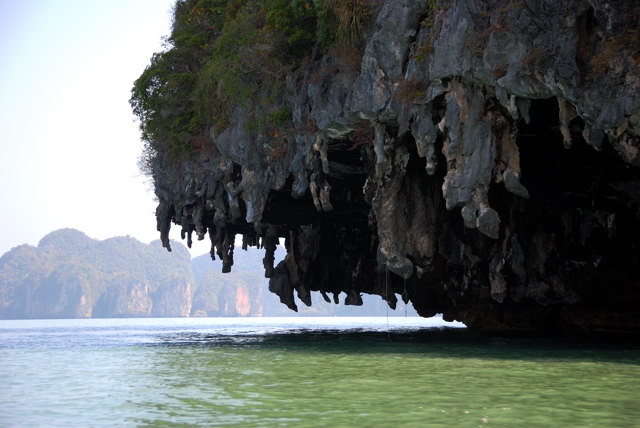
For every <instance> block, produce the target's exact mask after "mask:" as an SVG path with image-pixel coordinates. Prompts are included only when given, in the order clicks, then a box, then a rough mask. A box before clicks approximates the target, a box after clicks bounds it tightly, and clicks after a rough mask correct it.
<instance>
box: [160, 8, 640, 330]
mask: <svg viewBox="0 0 640 428" xmlns="http://www.w3.org/2000/svg"><path fill="white" fill-rule="evenodd" d="M316 3H317V2H316ZM374 3H377V4H375V5H371V9H370V10H371V11H372V12H371V13H372V16H373V17H372V23H371V24H370V25H369V26H368V27H367V28H366V29H365V30H363V31H364V33H363V39H362V45H361V46H359V47H358V48H359V49H360V51H357V49H356V51H357V52H356V53H354V51H353V50H348V49H331V48H321V47H319V46H317V45H316V46H313V47H311V48H310V51H309V54H308V56H306V57H305V58H304V60H302V61H300V62H299V63H298V64H297V66H296V67H294V68H293V69H292V70H291V71H289V72H287V73H286V76H285V77H284V78H283V80H282V82H283V84H282V86H281V88H280V91H279V92H278V93H277V94H276V95H275V96H274V95H273V94H272V93H269V94H266V93H262V92H260V90H261V89H259V90H258V93H257V96H256V99H260V98H261V97H262V98H266V97H267V95H268V96H269V97H271V98H270V99H272V100H274V101H273V105H274V107H273V109H272V111H271V112H270V113H273V110H275V109H276V107H277V106H281V105H285V106H287V107H288V108H290V112H291V115H290V118H289V120H288V121H287V122H286V127H284V132H282V131H281V132H274V131H273V130H272V129H269V128H268V127H267V128H266V129H264V128H260V127H255V126H250V125H251V124H252V122H253V121H255V120H256V119H255V111H256V110H255V109H253V108H252V104H251V102H250V103H245V104H244V105H236V106H235V107H234V110H233V111H231V112H229V117H230V119H229V122H228V123H227V124H226V125H225V126H224V127H220V126H213V124H209V125H210V126H208V127H207V128H205V131H204V132H201V133H194V134H193V135H192V136H191V137H189V138H190V139H189V141H190V144H191V147H192V150H191V151H189V152H188V153H186V154H184V153H183V154H182V155H179V156H176V155H175V154H172V153H169V151H163V150H161V149H160V150H158V151H157V152H156V153H154V156H153V158H152V162H151V166H150V168H151V173H152V176H153V178H154V181H155V189H156V195H157V196H158V199H159V205H158V209H157V220H158V230H159V231H160V234H161V239H162V241H163V243H164V245H165V246H166V247H169V238H168V233H169V229H170V227H171V223H175V224H177V225H179V226H180V227H181V228H182V232H183V237H187V239H188V241H189V242H190V240H191V239H192V235H193V234H195V235H196V237H197V238H198V239H204V238H205V235H207V234H208V235H209V238H210V239H211V242H212V247H213V248H212V255H215V254H217V255H218V256H219V257H220V258H221V259H222V260H223V264H224V267H223V270H225V271H228V270H229V269H230V268H231V266H232V264H233V237H234V235H236V234H242V235H243V239H244V243H245V245H248V246H258V247H263V248H265V258H264V267H265V273H266V276H267V277H270V278H271V279H270V290H271V291H272V292H274V293H276V294H278V295H279V296H280V299H281V301H282V302H283V303H284V304H286V305H287V306H289V307H290V308H291V309H293V310H296V308H297V306H296V302H295V299H294V291H295V293H296V295H297V298H298V299H299V300H300V301H302V302H303V303H304V304H306V305H310V304H311V298H310V293H309V292H310V291H312V290H316V291H319V292H320V293H321V294H322V296H323V297H324V298H325V299H326V300H329V299H330V297H329V295H333V296H334V299H335V300H336V302H337V296H338V294H339V293H340V292H345V293H347V296H348V297H347V298H346V301H345V303H346V304H353V305H358V304H361V293H369V294H378V295H380V296H382V297H383V298H384V299H386V300H387V302H388V304H389V305H390V306H392V307H393V306H394V305H395V304H396V301H397V297H396V296H398V295H400V296H401V297H402V299H404V300H410V301H411V302H412V303H413V305H414V307H415V308H416V309H417V310H418V312H419V313H420V314H421V315H422V316H432V315H434V314H436V313H438V312H442V313H443V314H444V316H445V319H456V320H460V321H463V322H465V323H467V324H468V325H469V326H472V327H477V328H509V329H511V328H535V329H543V328H560V329H585V330H588V329H638V328H640V315H639V314H640V312H638V310H637V308H638V305H639V304H640V292H639V291H638V289H639V288H638V285H639V283H640V279H639V275H638V266H639V265H640V263H639V262H640V248H639V245H640V244H639V243H640V170H639V169H638V166H640V151H639V149H640V142H639V141H638V135H639V133H640V67H639V65H640V52H639V48H640V30H638V29H639V28H640V25H639V24H640V23H639V22H638V21H639V19H640V3H637V2H636V1H635V0H618V1H604V0H564V1H556V0H554V1H550V0H517V1H516V0H511V1H507V0H452V1H439V2H434V1H431V0H430V1H428V0H387V1H384V2H374ZM354 57H355V58H354ZM267 110H268V107H267ZM280 129H283V128H282V127H281V128H280ZM278 238H284V239H285V245H286V250H287V256H286V258H285V260H284V261H282V262H281V263H279V264H278V265H277V266H273V251H274V249H275V246H276V245H277V242H278Z"/></svg>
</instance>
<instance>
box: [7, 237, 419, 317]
mask: <svg viewBox="0 0 640 428" xmlns="http://www.w3.org/2000/svg"><path fill="white" fill-rule="evenodd" d="M172 248H173V251H172V252H171V253H169V252H167V251H166V250H165V249H163V248H162V244H161V243H160V241H155V242H152V243H151V244H144V243H142V242H140V241H138V240H137V239H135V238H132V237H129V236H121V237H114V238H109V239H105V240H102V241H100V240H96V239H92V238H90V237H88V236H87V235H86V234H84V233H83V232H81V231H78V230H75V229H61V230H57V231H55V232H52V233H50V234H48V235H46V236H45V237H44V238H42V239H41V240H40V242H39V243H38V245H37V246H36V247H34V246H31V245H21V246H18V247H15V248H13V249H12V250H10V251H8V252H6V253H5V254H4V255H3V256H2V257H0V319H24V318H92V317H93V318H100V317H104V318H107V317H202V316H290V315H294V313H292V312H291V311H289V310H288V309H287V308H286V307H285V306H283V305H282V304H280V302H279V300H278V297H277V296H276V295H274V294H271V293H268V292H267V291H268V280H267V279H265V278H264V275H263V273H262V258H263V257H264V255H263V253H262V252H261V251H259V250H255V249H254V250H249V251H242V250H240V249H238V251H236V252H235V264H234V270H233V271H232V272H231V273H225V274H223V273H221V265H220V261H217V262H213V261H212V260H211V258H210V256H209V255H208V254H205V255H202V256H199V257H195V258H193V259H192V258H191V256H190V254H189V252H188V250H187V249H186V247H184V246H183V245H182V244H180V243H177V242H175V243H172ZM363 298H365V299H366V300H367V304H366V306H365V307H354V306H345V305H342V304H340V305H334V304H326V303H325V302H324V301H323V300H322V298H317V299H315V300H316V302H314V303H316V304H314V306H313V307H309V308H307V307H304V306H303V305H300V314H301V315H315V316H358V315H385V314H386V313H387V308H386V304H385V302H384V301H382V300H381V299H380V298H379V297H377V296H363ZM388 313H389V315H404V314H405V310H404V307H402V306H400V307H399V309H397V310H396V311H391V310H390V309H389V310H388ZM407 313H408V315H416V314H415V311H414V310H413V308H409V309H408V311H407Z"/></svg>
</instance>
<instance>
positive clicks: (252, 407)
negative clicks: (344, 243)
mask: <svg viewBox="0 0 640 428" xmlns="http://www.w3.org/2000/svg"><path fill="white" fill-rule="evenodd" d="M461 327H463V326H462V325H459V324H453V325H452V324H446V323H443V322H442V320H440V319H437V318H436V319H421V318H411V317H409V318H389V319H386V318H196V319H87V320H22V321H7V320H5V321H0V426H1V427H138V426H139V427H152V426H153V427H155V426H158V427H178V426H185V427H188V426H207V427H209V426H210V427H215V426H233V427H484V426H502V427H514V426H525V427H551V426H552V427H588V426H594V427H625V426H640V345H639V344H638V343H637V341H635V340H629V338H626V339H621V338H615V339H609V338H607V337H599V338H597V339H594V338H585V337H566V336H554V337H548V336H547V337H540V336H522V335H496V334H479V333H473V332H470V331H468V330H466V329H464V328H461Z"/></svg>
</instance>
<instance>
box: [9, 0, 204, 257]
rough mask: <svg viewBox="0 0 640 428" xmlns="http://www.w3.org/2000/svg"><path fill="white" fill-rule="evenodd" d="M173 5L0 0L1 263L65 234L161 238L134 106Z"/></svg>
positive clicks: (161, 0)
mask: <svg viewBox="0 0 640 428" xmlns="http://www.w3.org/2000/svg"><path fill="white" fill-rule="evenodd" d="M174 1H175V0H91V1H87V0H0V255H2V254H4V253H5V252H6V251H8V250H10V249H11V248H13V247H15V246H17V245H21V244H30V245H37V243H38V241H39V240H40V239H41V238H42V237H44V236H45V235H46V234H48V233H49V232H52V231H54V230H57V229H61V228H65V227H71V228H75V229H78V230H81V231H83V232H84V233H86V234H87V235H89V236H90V237H91V238H95V239H106V238H109V237H112V236H124V235H130V236H133V237H135V238H137V239H139V240H140V241H142V242H145V243H148V242H151V241H152V240H155V239H158V237H159V234H158V232H157V231H156V223H155V216H154V213H155V207H156V202H155V199H154V195H153V191H152V185H151V183H150V181H149V179H148V178H147V177H144V176H143V175H142V174H141V173H140V172H139V171H138V167H137V159H138V157H139V154H140V152H141V150H142V142H141V140H140V133H139V130H138V124H137V122H136V121H135V117H134V116H133V113H132V112H131V107H130V106H129V98H130V91H131V87H132V86H133V82H134V81H135V79H136V78H137V77H138V76H139V75H140V74H141V73H142V71H143V70H144V68H145V67H146V66H147V65H148V63H149V60H150V58H151V55H152V54H153V53H154V52H157V51H159V50H161V48H162V37H163V36H166V35H168V34H169V32H170V26H171V11H172V8H173V4H174ZM174 229H175V230H173V231H172V234H171V237H172V238H173V239H179V230H177V228H174ZM208 245H209V244H208V243H207V244H206V245H205V244H204V243H198V245H194V251H196V253H197V254H195V255H198V254H202V253H205V252H207V251H208ZM192 253H193V252H192Z"/></svg>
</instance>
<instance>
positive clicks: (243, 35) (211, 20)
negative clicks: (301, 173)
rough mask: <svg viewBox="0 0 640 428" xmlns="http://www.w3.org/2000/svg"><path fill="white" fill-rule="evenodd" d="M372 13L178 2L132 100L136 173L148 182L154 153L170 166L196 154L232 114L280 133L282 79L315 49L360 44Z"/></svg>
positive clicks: (303, 3)
mask: <svg viewBox="0 0 640 428" xmlns="http://www.w3.org/2000/svg"><path fill="white" fill-rule="evenodd" d="M373 3H375V2H373ZM372 7H373V6H372V2H369V1H367V0H353V1H348V2H341V1H337V0H266V1H257V0H178V1H177V3H176V5H175V9H174V17H173V29H172V32H171V35H170V36H169V37H167V39H166V40H165V46H164V50H163V51H162V52H159V53H155V54H154V55H153V57H152V58H151V63H150V64H149V66H148V67H147V68H146V69H145V71H144V72H143V73H142V75H141V76H140V77H139V78H138V79H137V80H136V82H135V84H134V87H133V89H132V92H131V99H130V103H131V106H132V108H133V111H134V113H135V115H136V116H137V117H138V119H139V120H140V128H141V131H142V138H143V140H144V142H145V150H144V152H143V155H142V157H141V159H140V167H141V169H142V171H143V172H145V173H147V174H149V175H151V171H152V167H151V166H152V164H153V160H154V158H155V156H157V155H158V154H159V153H166V154H167V155H169V156H170V157H173V158H175V157H176V156H177V155H178V154H182V153H189V152H191V151H192V150H194V149H195V148H201V147H197V146H199V144H201V143H199V142H200V141H202V139H201V138H198V137H202V136H208V134H209V130H210V129H212V130H213V131H214V133H215V132H219V131H221V130H222V129H224V128H225V127H226V126H228V124H229V122H230V120H231V118H232V116H233V115H234V113H235V112H236V109H238V108H240V109H250V110H251V111H253V112H254V113H258V114H255V117H258V118H266V120H267V121H269V120H270V119H269V118H274V120H272V123H263V122H264V121H265V119H261V120H258V121H257V122H256V123H257V124H258V126H263V127H269V126H271V127H275V128H278V127H281V126H283V125H284V122H286V119H288V117H286V116H283V114H282V112H287V111H288V112H290V111H291V109H290V108H289V107H288V106H283V105H280V103H279V101H278V94H279V93H280V92H281V91H282V90H283V88H284V84H285V80H286V77H287V75H289V74H290V72H291V71H292V70H293V69H295V68H296V67H300V66H303V64H304V61H303V60H302V59H303V58H305V57H307V58H308V57H309V56H310V55H311V53H312V50H313V49H314V47H316V48H318V49H327V48H329V47H330V46H331V45H334V44H336V43H338V44H350V45H356V44H358V43H360V38H361V34H362V32H363V31H364V29H365V28H366V25H367V23H368V21H369V20H370V18H371V16H372V14H371V8H372ZM258 94H260V97H257V95H258ZM263 113H264V114H263ZM274 132H277V131H274Z"/></svg>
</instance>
